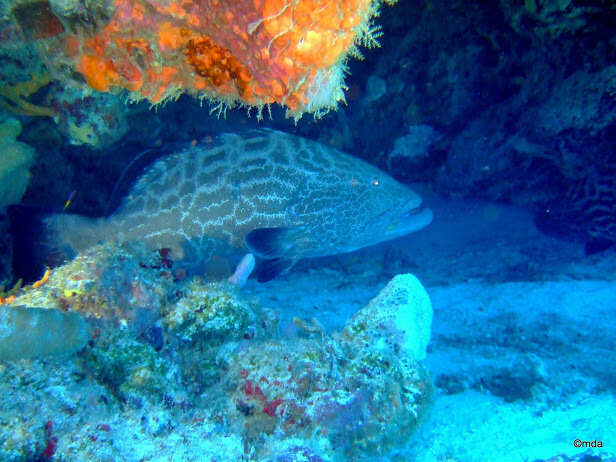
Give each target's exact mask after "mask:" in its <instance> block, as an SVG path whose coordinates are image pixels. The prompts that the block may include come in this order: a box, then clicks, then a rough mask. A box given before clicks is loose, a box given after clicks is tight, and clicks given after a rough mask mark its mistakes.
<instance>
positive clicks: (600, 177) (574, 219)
mask: <svg viewBox="0 0 616 462" xmlns="http://www.w3.org/2000/svg"><path fill="white" fill-rule="evenodd" d="M535 225H536V226H537V228H538V229H539V230H540V231H542V232H543V233H545V234H547V235H549V236H554V237H557V238H561V239H564V240H570V241H578V242H583V243H584V245H585V248H584V250H585V253H586V255H591V254H594V253H598V252H602V251H603V250H606V249H607V248H609V247H611V246H613V245H614V244H616V159H611V160H609V159H608V160H606V161H605V162H604V163H602V164H601V165H597V166H593V167H592V168H591V170H590V171H589V172H588V174H587V175H586V176H585V177H584V178H582V179H580V180H579V181H577V182H576V183H575V184H573V185H572V187H571V188H570V189H569V191H567V193H566V194H565V195H564V196H563V197H562V198H560V199H558V200H556V201H552V202H551V203H549V204H546V205H545V207H543V208H542V209H541V210H540V211H539V213H538V214H537V215H535Z"/></svg>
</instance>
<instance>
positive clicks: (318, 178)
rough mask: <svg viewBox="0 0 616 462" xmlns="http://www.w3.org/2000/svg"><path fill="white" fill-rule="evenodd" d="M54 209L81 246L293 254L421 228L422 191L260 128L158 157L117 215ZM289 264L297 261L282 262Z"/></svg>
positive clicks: (61, 234) (193, 253) (187, 253)
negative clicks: (129, 244) (128, 244)
mask: <svg viewBox="0 0 616 462" xmlns="http://www.w3.org/2000/svg"><path fill="white" fill-rule="evenodd" d="M86 220H87V219H84V218H82V217H77V216H75V215H55V216H52V217H50V218H49V219H48V226H50V227H51V228H53V229H54V230H55V232H56V235H57V236H58V238H59V239H60V240H61V241H63V242H64V243H66V244H68V245H70V246H71V247H72V248H73V249H74V250H75V251H79V250H83V249H84V248H86V247H88V246H90V245H92V244H94V243H96V242H99V241H108V240H114V241H130V240H139V241H142V242H145V243H147V244H148V245H149V246H150V247H151V248H153V249H159V248H170V249H171V251H172V256H173V258H175V259H193V260H197V259H199V260H202V261H203V260H206V259H207V258H208V257H209V256H212V255H214V254H218V255H221V254H225V253H227V254H230V253H234V251H235V253H239V252H247V251H249V252H252V253H254V254H256V255H257V256H258V257H261V258H262V259H266V260H268V259H269V260H270V261H277V262H282V261H284V262H293V261H297V260H298V259H300V258H302V257H315V256H324V255H332V254H337V253H343V252H348V251H351V250H355V249H358V248H361V247H365V246H369V245H372V244H376V243H378V242H382V241H385V240H389V239H393V238H395V237H398V236H402V235H404V234H407V233H409V232H412V231H415V230H417V229H420V228H423V227H424V226H426V225H428V224H429V223H430V221H431V220H432V212H431V211H430V210H429V209H424V208H422V207H421V198H420V197H419V196H418V195H417V194H415V193H414V192H413V191H412V190H411V189H409V188H408V187H406V186H404V185H402V184H400V183H398V182H397V181H395V180H394V179H392V178H391V177H389V176H387V175H386V174H384V173H383V172H382V171H380V170H378V169H377V168H375V167H373V166H372V165H370V164H368V163H366V162H363V161H361V160H360V159H357V158H355V157H352V156H350V155H347V154H344V153H342V152H340V151H337V150H334V149H332V148H329V147H327V146H324V145H321V144H319V143H317V142H315V141H311V140H307V139H303V138H298V137H295V136H292V135H289V134H285V133H281V132H276V131H269V130H259V131H254V132H250V133H249V134H245V135H243V136H240V135H235V134H226V135H221V136H220V137H219V138H218V139H217V142H216V143H212V144H209V145H205V146H194V147H189V148H187V149H184V150H182V151H180V152H177V153H174V154H171V155H168V156H166V157H164V158H162V159H161V160H159V161H157V162H156V163H155V164H154V165H153V166H152V167H151V168H149V170H148V171H147V172H146V173H145V174H144V175H143V176H142V177H141V178H140V179H139V180H138V181H137V183H136V185H135V186H134V187H133V189H132V190H131V192H130V193H129V194H128V197H127V198H126V199H125V201H124V202H123V204H122V205H121V206H120V207H119V209H118V210H117V211H116V212H115V213H114V214H113V215H111V216H110V217H109V218H106V219H105V218H101V219H97V220H89V221H86ZM279 266H280V268H279V269H284V268H285V267H288V266H290V264H279Z"/></svg>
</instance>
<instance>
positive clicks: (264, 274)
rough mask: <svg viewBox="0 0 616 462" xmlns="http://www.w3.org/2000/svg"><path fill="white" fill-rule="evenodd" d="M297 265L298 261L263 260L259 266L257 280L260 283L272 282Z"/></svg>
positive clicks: (282, 259)
mask: <svg viewBox="0 0 616 462" xmlns="http://www.w3.org/2000/svg"><path fill="white" fill-rule="evenodd" d="M295 263H297V259H293V260H291V259H285V258H274V259H271V260H263V261H262V262H260V263H259V265H258V266H257V280H258V281H259V282H267V281H271V280H272V279H274V278H275V277H276V276H278V275H279V274H282V273H284V272H285V271H288V270H289V269H291V268H292V267H293V265H295Z"/></svg>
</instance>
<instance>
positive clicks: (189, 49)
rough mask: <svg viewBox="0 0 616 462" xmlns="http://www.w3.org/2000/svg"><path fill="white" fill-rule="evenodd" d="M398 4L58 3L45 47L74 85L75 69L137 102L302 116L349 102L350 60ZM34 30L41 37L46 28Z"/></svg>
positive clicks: (362, 0)
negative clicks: (186, 99)
mask: <svg viewBox="0 0 616 462" xmlns="http://www.w3.org/2000/svg"><path fill="white" fill-rule="evenodd" d="M395 1H396V0H336V1H325V0H237V1H233V2H231V1H220V0H194V1H190V2H183V1H175V0H115V1H113V2H111V1H109V0H107V1H106V2H102V3H103V4H104V5H103V6H102V7H101V5H98V4H97V3H96V2H86V3H85V4H84V6H83V8H85V9H86V11H85V12H82V13H81V14H80V15H76V14H75V12H74V11H72V10H71V9H69V10H70V11H69V12H68V13H67V12H66V11H65V10H66V8H60V7H58V6H57V5H55V4H56V3H59V2H58V1H52V2H51V4H52V9H51V11H53V13H54V14H55V15H56V17H57V19H58V20H59V21H60V22H61V23H62V24H63V30H62V31H61V32H59V33H58V34H57V36H53V37H51V38H47V39H46V40H44V41H40V42H41V43H40V44H39V46H40V48H41V51H42V53H46V54H48V55H49V56H53V59H50V60H48V61H49V62H48V65H49V67H50V69H51V70H52V72H54V74H55V77H56V78H58V79H59V80H65V81H66V83H68V84H75V81H74V79H73V76H70V75H68V74H66V72H65V70H66V69H74V70H76V71H78V72H79V73H80V74H81V75H82V76H83V77H84V78H85V81H86V82H87V84H88V85H89V86H90V87H91V88H92V89H94V90H97V91H99V92H110V91H114V89H120V88H123V89H126V90H128V91H129V92H130V98H131V99H133V100H140V99H147V100H149V101H151V102H153V103H159V102H162V101H166V100H169V99H174V98H177V97H178V96H179V95H180V94H182V93H190V94H193V95H195V96H199V97H201V98H207V99H209V100H211V101H214V102H218V103H221V105H220V106H219V107H220V108H221V110H224V108H225V107H227V106H234V105H236V104H238V103H239V104H242V105H246V106H256V107H258V108H259V114H260V113H261V110H262V108H263V107H264V106H265V105H268V104H272V103H279V104H281V105H283V106H285V107H286V108H287V109H288V114H289V115H291V116H293V117H296V118H298V117H300V116H301V115H302V114H303V113H305V112H310V113H314V114H315V115H319V114H321V113H323V112H326V111H328V110H329V109H333V108H336V106H337V104H338V103H339V102H341V101H344V93H343V89H344V88H345V87H344V82H343V81H344V70H345V63H346V60H347V59H348V57H349V55H354V56H358V57H359V56H360V53H359V51H358V46H366V47H371V46H376V45H378V42H377V41H376V38H377V37H378V36H379V35H380V32H379V30H378V28H377V27H375V26H374V25H373V19H374V17H376V16H377V14H378V11H379V8H380V7H381V4H382V3H389V4H393V3H395ZM37 5H38V4H37ZM40 5H42V6H41V8H43V7H44V8H46V10H45V11H47V9H48V3H47V2H40ZM88 8H90V10H91V11H89V10H88ZM78 18H82V19H81V20H78ZM84 18H87V20H86V19H84ZM24 27H25V28H26V29H27V28H28V27H30V28H34V29H36V30H34V31H30V33H31V35H32V34H34V35H36V34H38V29H40V28H41V27H42V26H41V25H39V24H38V23H34V24H30V23H25V24H23V25H22V29H23V28H24ZM45 37H49V34H46V35H45Z"/></svg>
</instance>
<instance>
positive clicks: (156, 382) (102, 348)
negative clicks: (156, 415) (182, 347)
mask: <svg viewBox="0 0 616 462" xmlns="http://www.w3.org/2000/svg"><path fill="white" fill-rule="evenodd" d="M84 366H85V368H86V370H88V371H89V372H90V373H91V374H92V375H93V376H94V378H95V379H96V381H97V382H99V383H100V384H101V385H103V386H105V387H106V388H108V389H109V390H110V391H111V392H112V393H113V394H114V395H115V396H117V397H118V398H120V399H121V400H126V399H128V398H131V397H137V396H145V395H152V394H154V395H157V396H160V395H162V394H163V393H165V391H166V390H167V389H170V388H171V387H170V384H169V382H168V380H167V379H166V374H167V367H166V366H165V362H164V361H163V359H162V358H161V357H160V356H159V354H158V352H157V351H156V350H155V349H154V348H153V347H152V346H151V345H149V344H147V343H143V342H139V341H137V340H134V339H132V338H130V337H128V336H126V335H122V334H121V333H119V334H116V335H113V336H110V338H108V339H105V340H103V341H101V342H99V343H98V344H96V345H95V346H94V347H93V348H92V349H89V350H87V351H86V354H85V355H84Z"/></svg>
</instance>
